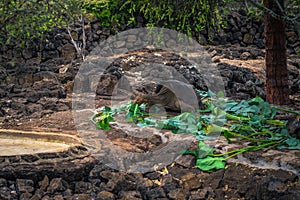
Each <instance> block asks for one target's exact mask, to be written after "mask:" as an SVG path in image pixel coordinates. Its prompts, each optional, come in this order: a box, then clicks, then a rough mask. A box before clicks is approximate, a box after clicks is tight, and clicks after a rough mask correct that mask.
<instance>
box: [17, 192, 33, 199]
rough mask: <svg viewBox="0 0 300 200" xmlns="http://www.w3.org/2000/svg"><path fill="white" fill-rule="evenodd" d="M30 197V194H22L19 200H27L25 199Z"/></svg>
mask: <svg viewBox="0 0 300 200" xmlns="http://www.w3.org/2000/svg"><path fill="white" fill-rule="evenodd" d="M31 197H32V194H31V193H29V192H25V193H23V194H21V195H20V200H27V199H29V198H31Z"/></svg>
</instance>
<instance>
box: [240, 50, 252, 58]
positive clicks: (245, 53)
mask: <svg viewBox="0 0 300 200" xmlns="http://www.w3.org/2000/svg"><path fill="white" fill-rule="evenodd" d="M250 56H251V53H250V52H247V51H246V52H243V53H242V54H241V56H240V58H241V59H242V60H248V59H249V58H250Z"/></svg>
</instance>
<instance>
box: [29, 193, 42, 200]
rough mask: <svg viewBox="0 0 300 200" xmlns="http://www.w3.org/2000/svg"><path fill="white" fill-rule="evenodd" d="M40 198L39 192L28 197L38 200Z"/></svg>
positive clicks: (31, 199)
mask: <svg viewBox="0 0 300 200" xmlns="http://www.w3.org/2000/svg"><path fill="white" fill-rule="evenodd" d="M41 198H42V196H41V195H40V194H35V195H33V196H32V197H31V198H30V200H40V199H41Z"/></svg>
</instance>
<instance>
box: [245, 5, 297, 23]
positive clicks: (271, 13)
mask: <svg viewBox="0 0 300 200" xmlns="http://www.w3.org/2000/svg"><path fill="white" fill-rule="evenodd" d="M249 1H250V3H251V4H253V5H254V6H255V7H257V8H259V9H260V10H262V11H264V12H266V13H268V14H269V15H271V16H272V17H274V18H276V19H278V20H284V21H287V22H290V23H293V24H297V25H300V22H298V21H296V20H295V18H290V17H288V16H287V15H285V14H284V13H283V14H284V15H278V14H277V13H275V12H274V11H272V10H270V9H269V8H266V7H265V6H263V5H261V4H259V3H257V2H256V1H255V0H249ZM297 18H299V16H298V15H297V17H296V19H297Z"/></svg>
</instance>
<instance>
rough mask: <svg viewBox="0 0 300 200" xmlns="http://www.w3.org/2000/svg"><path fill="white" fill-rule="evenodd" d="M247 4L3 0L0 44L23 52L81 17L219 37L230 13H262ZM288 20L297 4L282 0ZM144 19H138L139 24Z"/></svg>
mask: <svg viewBox="0 0 300 200" xmlns="http://www.w3.org/2000/svg"><path fill="white" fill-rule="evenodd" d="M247 2H248V1H247V0H165V1H159V0H1V1H0V23H1V25H2V26H1V27H0V45H1V46H2V48H3V47H5V46H6V45H9V44H13V45H19V46H21V47H24V46H25V45H26V42H27V41H28V40H37V39H38V40H41V39H43V36H44V34H45V33H46V32H47V31H50V30H52V29H53V28H59V27H60V28H62V27H65V28H66V27H69V26H70V25H71V24H72V23H73V22H74V21H76V20H78V19H80V16H82V15H84V16H85V17H96V18H98V19H99V23H100V25H101V26H102V27H107V28H112V29H113V30H114V31H116V32H117V31H118V30H120V28H122V27H125V26H126V27H133V26H136V25H137V24H139V23H141V21H143V22H145V23H144V24H139V25H140V26H150V27H151V26H156V27H165V28H170V29H173V30H177V31H181V32H184V33H186V34H188V35H194V36H197V35H199V34H198V33H200V32H204V33H217V32H218V30H220V28H222V27H224V26H225V25H226V15H227V14H228V12H230V11H231V10H233V9H235V10H237V9H239V8H241V7H243V8H245V7H247V8H248V11H249V13H250V14H252V16H254V17H260V16H261V15H262V14H261V12H260V11H259V10H258V9H255V8H254V6H253V5H252V4H250V3H249V2H248V3H247ZM286 5H287V7H288V9H287V13H288V14H289V15H295V13H296V14H297V11H299V0H286ZM140 19H142V20H140Z"/></svg>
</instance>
